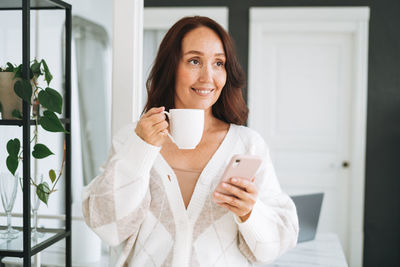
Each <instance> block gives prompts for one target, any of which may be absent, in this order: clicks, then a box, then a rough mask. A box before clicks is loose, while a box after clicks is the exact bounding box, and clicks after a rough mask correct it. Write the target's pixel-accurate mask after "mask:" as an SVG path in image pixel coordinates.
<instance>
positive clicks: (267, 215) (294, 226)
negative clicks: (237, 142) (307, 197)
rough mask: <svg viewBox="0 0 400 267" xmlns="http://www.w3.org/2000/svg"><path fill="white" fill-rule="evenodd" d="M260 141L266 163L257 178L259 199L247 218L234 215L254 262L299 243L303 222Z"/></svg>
mask: <svg viewBox="0 0 400 267" xmlns="http://www.w3.org/2000/svg"><path fill="white" fill-rule="evenodd" d="M260 139H261V138H260ZM260 142H261V143H262V145H260V144H258V146H257V147H258V148H262V151H261V152H260V153H259V154H260V156H262V158H263V163H262V165H261V167H260V170H259V171H258V173H257V175H256V178H255V181H256V185H257V188H258V199H257V201H256V203H255V205H254V207H253V210H252V212H251V214H250V217H249V218H248V219H247V220H246V221H245V222H242V221H241V220H240V218H239V217H237V216H236V215H234V217H235V221H236V223H237V224H238V228H239V239H238V240H239V249H240V251H241V252H242V253H243V255H245V256H246V257H247V259H248V260H250V261H251V262H256V263H264V264H265V263H271V262H273V261H274V260H275V259H276V258H278V257H279V256H280V255H282V254H283V253H284V252H285V251H287V250H288V249H290V248H293V247H294V246H296V243H297V237H298V232H299V225H298V218H297V212H296V206H295V205H294V203H293V201H292V199H291V198H290V197H289V196H288V195H287V194H285V193H284V192H282V190H281V188H280V185H279V183H278V180H277V178H276V175H275V170H274V167H273V165H272V161H271V158H270V155H269V152H268V148H267V146H266V144H265V142H264V141H263V140H262V141H260ZM257 150H258V149H257ZM257 154H258V153H257Z"/></svg>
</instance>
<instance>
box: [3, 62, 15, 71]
mask: <svg viewBox="0 0 400 267" xmlns="http://www.w3.org/2000/svg"><path fill="white" fill-rule="evenodd" d="M4 71H7V72H13V71H14V66H13V64H11V63H10V62H7V68H6V69H5V70H4Z"/></svg>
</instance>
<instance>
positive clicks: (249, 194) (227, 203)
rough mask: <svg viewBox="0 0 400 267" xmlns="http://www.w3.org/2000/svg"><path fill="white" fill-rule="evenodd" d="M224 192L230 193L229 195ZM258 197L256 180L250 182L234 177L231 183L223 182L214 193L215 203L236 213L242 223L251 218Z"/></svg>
mask: <svg viewBox="0 0 400 267" xmlns="http://www.w3.org/2000/svg"><path fill="white" fill-rule="evenodd" d="M222 192H228V193H227V194H228V195H227V194H225V193H222ZM257 196H258V190H257V187H256V186H255V184H254V178H253V179H252V180H251V181H250V180H248V179H245V178H237V177H233V178H231V179H230V180H229V183H227V182H222V181H221V182H220V183H219V184H218V186H217V188H216V189H215V191H214V193H213V197H214V199H215V200H216V201H215V202H216V203H217V204H218V205H220V206H221V207H224V208H227V209H228V210H230V211H232V212H233V213H235V214H236V215H237V216H239V218H240V219H241V220H242V222H245V221H246V220H247V219H248V218H249V217H250V214H251V211H252V210H253V207H254V204H255V203H256V200H257Z"/></svg>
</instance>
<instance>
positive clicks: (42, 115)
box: [0, 59, 66, 205]
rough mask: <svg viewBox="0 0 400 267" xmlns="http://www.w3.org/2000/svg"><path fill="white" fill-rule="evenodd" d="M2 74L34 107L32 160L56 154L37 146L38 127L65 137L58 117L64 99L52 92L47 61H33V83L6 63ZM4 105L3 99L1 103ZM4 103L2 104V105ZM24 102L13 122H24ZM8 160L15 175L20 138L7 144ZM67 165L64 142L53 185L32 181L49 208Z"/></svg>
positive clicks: (52, 175) (51, 175) (51, 176)
mask: <svg viewBox="0 0 400 267" xmlns="http://www.w3.org/2000/svg"><path fill="white" fill-rule="evenodd" d="M0 72H3V73H12V74H13V75H8V76H9V79H11V80H12V81H8V82H5V83H7V84H13V91H14V93H15V95H16V96H17V97H18V98H19V99H21V100H25V101H26V102H27V103H29V104H30V105H31V106H32V114H31V118H30V119H32V120H34V121H35V125H34V127H35V128H34V134H33V137H32V139H31V140H30V142H31V144H32V145H33V149H31V150H32V157H33V158H35V159H43V158H46V157H48V156H51V155H54V153H53V152H52V151H51V150H50V149H49V148H48V147H47V146H46V145H45V144H43V143H38V128H39V125H40V126H41V127H42V128H43V129H44V130H46V131H49V132H64V133H66V131H65V129H64V126H63V124H62V123H61V121H60V119H59V118H58V116H57V115H56V113H58V114H61V113H62V104H63V98H62V96H61V95H60V94H59V93H58V92H57V91H56V90H54V89H52V88H50V87H49V86H50V82H51V80H52V79H53V76H52V74H51V72H50V70H49V68H48V66H47V63H46V61H45V60H44V59H42V60H41V61H37V60H36V59H34V60H33V61H32V62H31V65H30V80H29V81H28V80H26V79H23V78H22V64H21V65H19V66H16V65H13V64H11V63H9V62H8V63H7V64H6V67H4V68H2V69H1V70H0ZM42 76H43V78H44V79H43V80H44V82H45V84H46V85H47V86H46V87H44V88H43V87H41V86H40V84H39V78H40V77H42ZM0 101H1V99H0ZM2 102H3V101H2ZM4 106H5V103H2V110H3V111H4ZM21 106H22V101H21V104H19V106H17V107H16V108H15V109H13V110H12V111H11V114H12V116H13V117H14V119H22V113H21V109H22V107H21ZM7 152H8V157H7V159H6V165H7V168H8V170H9V171H10V172H11V173H12V174H13V175H15V172H16V170H17V168H18V165H19V162H20V161H21V160H22V148H21V141H20V140H19V139H18V138H14V139H11V140H9V141H8V142H7ZM64 164H65V142H64V156H63V160H62V163H61V168H60V169H59V170H58V171H57V172H56V171H55V170H54V168H50V170H49V172H48V178H49V179H50V181H51V187H50V185H49V183H47V182H46V179H45V180H44V181H42V182H41V183H38V184H36V183H35V180H34V179H32V178H31V183H32V185H33V186H34V187H35V188H36V194H37V196H38V197H39V199H40V200H41V201H42V202H44V203H45V204H46V205H47V203H48V199H49V196H50V194H51V193H53V192H55V191H56V185H57V182H58V181H59V179H60V177H61V175H62V173H63V169H64Z"/></svg>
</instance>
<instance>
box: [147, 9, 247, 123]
mask: <svg viewBox="0 0 400 267" xmlns="http://www.w3.org/2000/svg"><path fill="white" fill-rule="evenodd" d="M202 26H205V27H208V28H210V29H211V30H213V31H214V32H215V33H216V34H217V35H218V36H219V38H220V39H221V42H222V44H223V46H224V50H225V55H226V63H225V69H226V74H227V75H226V83H225V86H224V87H223V89H222V92H221V95H220V96H219V98H218V100H217V102H216V103H215V104H214V105H213V106H212V113H213V115H214V116H215V117H216V118H218V119H220V120H222V121H225V122H227V123H234V124H239V125H242V124H244V123H245V122H246V120H247V116H248V113H249V110H248V108H247V106H246V102H245V101H244V99H243V95H242V88H243V87H244V86H245V83H246V81H245V74H244V72H243V69H242V67H241V66H240V64H239V61H238V59H237V56H236V51H235V46H234V43H233V40H232V38H231V37H230V35H229V34H228V33H227V32H226V31H225V30H224V29H223V28H222V27H221V26H220V25H219V24H218V23H217V22H215V21H214V20H212V19H210V18H208V17H200V16H194V17H185V18H182V19H180V20H179V21H178V22H176V23H175V24H174V25H173V26H172V27H171V28H170V29H169V30H168V32H167V33H166V35H165V36H164V39H163V40H162V42H161V44H160V47H159V49H158V53H157V57H156V59H155V61H154V65H153V68H152V69H151V72H150V75H149V77H148V79H147V82H146V87H147V94H148V96H147V103H146V105H145V107H144V109H143V113H145V112H147V111H148V110H149V109H151V108H153V107H160V106H165V109H166V110H169V109H171V108H174V107H175V103H174V95H175V75H176V70H177V68H178V64H179V61H180V58H181V49H182V39H183V38H184V36H185V35H186V34H187V33H188V32H190V31H192V30H194V29H196V28H198V27H202Z"/></svg>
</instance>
